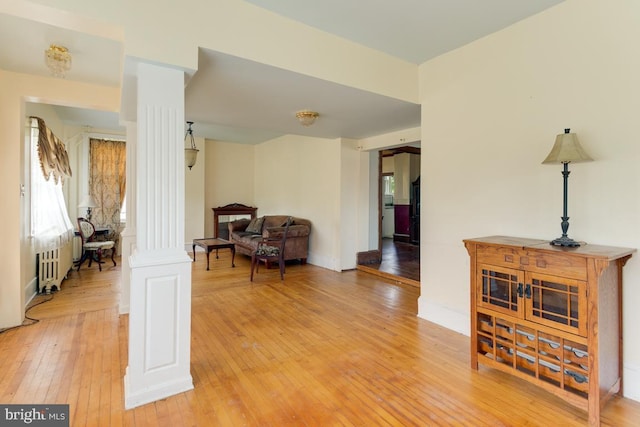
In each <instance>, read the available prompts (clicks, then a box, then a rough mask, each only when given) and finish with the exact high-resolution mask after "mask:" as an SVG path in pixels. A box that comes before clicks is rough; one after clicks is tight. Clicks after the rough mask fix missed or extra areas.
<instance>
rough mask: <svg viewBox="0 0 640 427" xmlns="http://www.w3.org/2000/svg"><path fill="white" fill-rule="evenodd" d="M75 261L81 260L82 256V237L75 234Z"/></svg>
mask: <svg viewBox="0 0 640 427" xmlns="http://www.w3.org/2000/svg"><path fill="white" fill-rule="evenodd" d="M72 245H73V262H76V261H79V260H80V258H82V237H80V236H73V243H72Z"/></svg>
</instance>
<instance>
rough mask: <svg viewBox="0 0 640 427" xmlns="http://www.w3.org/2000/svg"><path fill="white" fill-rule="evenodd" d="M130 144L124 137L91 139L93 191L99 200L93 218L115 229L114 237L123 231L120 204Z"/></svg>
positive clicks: (90, 155) (104, 225) (91, 191)
mask: <svg viewBox="0 0 640 427" xmlns="http://www.w3.org/2000/svg"><path fill="white" fill-rule="evenodd" d="M125 166H126V145H125V142H124V141H110V140H106V139H94V138H91V139H90V141H89V193H90V194H91V195H92V196H93V198H94V200H95V201H96V203H97V205H98V206H97V207H95V208H94V209H93V211H92V222H94V224H96V225H97V226H100V227H108V228H110V229H111V230H112V233H111V236H110V237H109V238H110V239H112V240H117V238H118V236H119V235H120V231H121V230H120V208H121V206H122V202H123V201H124V197H125V191H126V178H125V176H126V174H125Z"/></svg>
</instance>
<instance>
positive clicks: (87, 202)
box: [78, 194, 98, 221]
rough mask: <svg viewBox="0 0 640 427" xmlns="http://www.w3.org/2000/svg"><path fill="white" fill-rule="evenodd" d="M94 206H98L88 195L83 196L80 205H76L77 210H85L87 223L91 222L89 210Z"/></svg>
mask: <svg viewBox="0 0 640 427" xmlns="http://www.w3.org/2000/svg"><path fill="white" fill-rule="evenodd" d="M96 206H98V204H97V203H96V201H95V200H94V199H93V197H91V195H90V194H87V195H85V196H84V197H83V198H82V200H81V201H80V204H78V207H79V208H87V216H86V218H87V219H88V220H89V221H91V208H95V207H96Z"/></svg>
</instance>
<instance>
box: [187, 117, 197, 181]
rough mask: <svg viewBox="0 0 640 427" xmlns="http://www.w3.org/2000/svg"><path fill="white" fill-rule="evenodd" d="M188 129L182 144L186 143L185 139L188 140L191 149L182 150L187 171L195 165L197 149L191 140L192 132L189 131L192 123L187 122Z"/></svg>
mask: <svg viewBox="0 0 640 427" xmlns="http://www.w3.org/2000/svg"><path fill="white" fill-rule="evenodd" d="M187 124H188V125H189V128H188V129H187V132H186V133H185V134H184V142H187V137H189V138H190V142H191V147H188V148H185V149H184V160H185V162H186V164H187V167H188V168H189V170H191V168H192V167H193V165H195V164H196V160H197V158H198V151H199V150H198V149H197V148H196V142H195V141H194V140H193V130H192V129H191V125H192V124H193V122H187Z"/></svg>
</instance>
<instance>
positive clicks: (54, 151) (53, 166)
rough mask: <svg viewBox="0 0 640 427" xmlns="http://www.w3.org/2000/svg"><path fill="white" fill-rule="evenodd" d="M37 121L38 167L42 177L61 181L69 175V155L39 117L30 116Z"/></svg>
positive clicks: (62, 144)
mask: <svg viewBox="0 0 640 427" xmlns="http://www.w3.org/2000/svg"><path fill="white" fill-rule="evenodd" d="M30 118H31V119H34V120H35V121H36V122H37V123H38V157H39V158H40V169H41V170H42V175H43V176H44V179H46V180H47V181H49V178H50V177H51V176H53V182H55V183H56V184H57V183H58V181H63V180H64V177H65V176H69V177H70V176H71V166H69V156H68V155H67V149H66V147H65V145H64V143H63V142H62V141H60V139H58V137H57V136H55V135H54V134H53V132H51V129H49V128H48V127H47V125H46V124H45V123H44V120H42V119H41V118H40V117H34V116H32V117H30Z"/></svg>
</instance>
